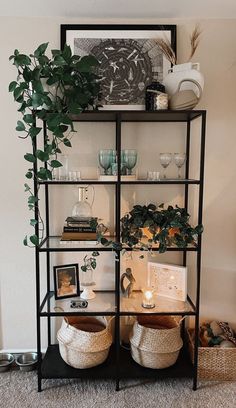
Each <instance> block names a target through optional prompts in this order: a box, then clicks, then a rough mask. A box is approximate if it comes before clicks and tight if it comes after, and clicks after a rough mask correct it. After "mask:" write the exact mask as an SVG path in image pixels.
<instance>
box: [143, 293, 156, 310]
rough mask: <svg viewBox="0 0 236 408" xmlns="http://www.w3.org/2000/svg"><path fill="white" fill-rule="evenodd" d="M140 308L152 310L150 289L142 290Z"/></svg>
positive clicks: (152, 300) (153, 304) (152, 302)
mask: <svg viewBox="0 0 236 408" xmlns="http://www.w3.org/2000/svg"><path fill="white" fill-rule="evenodd" d="M142 306H143V307H145V308H146V309H152V308H153V307H155V303H154V299H153V290H152V288H145V289H143V302H142Z"/></svg>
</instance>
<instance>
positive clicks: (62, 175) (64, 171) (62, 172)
mask: <svg viewBox="0 0 236 408" xmlns="http://www.w3.org/2000/svg"><path fill="white" fill-rule="evenodd" d="M58 161H59V162H60V163H61V164H62V166H61V167H58V173H59V174H58V177H59V180H68V156H66V155H65V154H61V155H60V156H58Z"/></svg>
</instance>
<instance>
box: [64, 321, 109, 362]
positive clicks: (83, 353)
mask: <svg viewBox="0 0 236 408" xmlns="http://www.w3.org/2000/svg"><path fill="white" fill-rule="evenodd" d="M110 322H111V320H110V321H109V323H110ZM109 323H108V322H107V319H106V318H105V317H103V316H97V317H89V316H73V317H71V316H68V317H67V318H64V319H63V321H62V325H61V328H60V330H59V331H58V333H57V339H58V342H59V350H60V354H61V357H62V359H63V360H64V361H65V362H66V363H67V364H69V365H70V366H71V367H74V368H80V369H85V368H91V367H95V366H97V365H99V364H102V363H103V362H104V361H105V360H106V358H107V356H108V353H109V350H110V346H111V344H112V335H111V332H110V328H109Z"/></svg>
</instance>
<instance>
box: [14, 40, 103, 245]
mask: <svg viewBox="0 0 236 408" xmlns="http://www.w3.org/2000/svg"><path fill="white" fill-rule="evenodd" d="M47 48H48V43H44V44H41V45H40V46H39V47H38V48H37V49H36V50H35V51H34V52H33V54H30V55H26V54H22V53H20V52H19V51H18V50H15V51H14V54H13V55H11V56H10V58H9V59H10V61H12V62H13V65H14V66H15V67H16V69H17V79H16V81H12V82H11V83H10V84H9V91H10V92H12V93H13V97H14V100H15V101H16V102H17V103H18V104H19V109H18V111H19V112H20V113H21V114H22V120H18V122H17V126H16V130H17V131H18V132H19V133H20V136H19V137H20V138H21V139H29V140H30V141H31V145H32V150H31V151H29V152H27V153H26V154H25V155H24V158H25V160H26V161H27V163H28V164H29V168H28V171H27V173H26V178H27V179H29V180H30V179H36V180H37V181H39V180H52V171H53V169H55V168H57V167H61V166H62V164H61V163H60V161H59V160H58V154H59V153H61V146H62V145H64V146H66V147H71V135H72V133H71V132H74V131H75V130H74V127H73V121H72V117H71V115H73V114H76V115H78V114H79V113H80V112H82V111H83V110H85V109H86V108H88V107H90V108H96V107H97V98H98V95H99V82H98V77H97V76H96V74H95V73H94V67H95V66H96V65H98V61H97V60H96V58H95V57H93V56H91V55H88V56H84V57H79V56H77V55H72V52H71V49H70V47H69V46H67V45H65V47H64V49H63V50H62V51H61V50H52V51H51V57H48V56H47V55H46V50H47ZM42 121H44V124H45V127H46V130H47V135H48V136H47V137H46V138H45V139H46V140H43V139H42V133H43V131H42V130H43V124H42ZM40 141H41V145H42V142H43V148H42V149H41V148H37V142H39V143H38V145H39V144H40ZM37 160H39V162H40V163H41V165H40V166H39V168H38V169H37V171H36V166H35V164H36V161H37ZM38 188H39V187H38ZM25 191H26V192H27V193H28V206H29V210H31V211H35V209H36V211H37V212H38V216H39V221H38V220H37V219H35V217H32V218H31V220H30V224H31V225H32V226H35V225H36V224H37V223H38V222H39V224H40V225H39V226H38V227H39V234H38V236H37V235H35V234H33V235H31V236H30V238H29V240H28V238H27V236H26V237H25V239H24V244H25V245H28V244H29V243H31V244H33V245H39V243H40V241H41V240H42V239H43V235H44V225H43V220H42V217H41V216H40V212H39V207H38V201H39V198H38V191H36V193H35V191H33V190H32V187H31V186H29V184H27V183H25Z"/></svg>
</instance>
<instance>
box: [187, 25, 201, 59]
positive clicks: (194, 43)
mask: <svg viewBox="0 0 236 408" xmlns="http://www.w3.org/2000/svg"><path fill="white" fill-rule="evenodd" d="M201 33H202V32H201V30H200V27H199V25H198V24H197V25H196V26H195V28H194V30H193V32H192V35H191V36H190V45H191V52H190V56H189V59H188V61H190V60H191V59H192V57H193V56H194V54H195V51H196V49H197V47H198V46H199V42H200V39H199V37H200V35H201Z"/></svg>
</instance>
